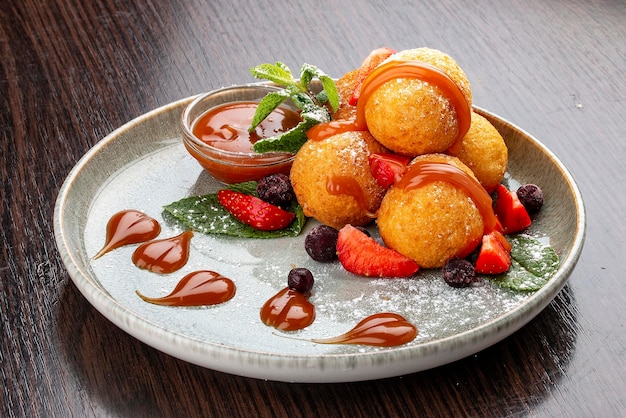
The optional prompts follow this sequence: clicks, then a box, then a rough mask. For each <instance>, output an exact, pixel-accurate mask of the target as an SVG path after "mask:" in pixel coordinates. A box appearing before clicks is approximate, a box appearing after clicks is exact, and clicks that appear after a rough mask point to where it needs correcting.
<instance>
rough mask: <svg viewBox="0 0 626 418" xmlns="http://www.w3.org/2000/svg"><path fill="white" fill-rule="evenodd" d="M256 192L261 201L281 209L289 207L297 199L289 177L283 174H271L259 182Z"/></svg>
mask: <svg viewBox="0 0 626 418" xmlns="http://www.w3.org/2000/svg"><path fill="white" fill-rule="evenodd" d="M256 192H257V194H258V195H259V198H261V200H264V201H266V202H268V203H271V204H272V205H276V206H280V207H287V206H289V205H290V204H291V202H292V201H293V200H294V199H295V198H296V195H295V193H294V192H293V187H291V181H289V177H288V176H286V175H285V174H281V173H276V174H270V175H269V176H265V177H263V178H262V179H261V180H259V183H258V184H257V187H256Z"/></svg>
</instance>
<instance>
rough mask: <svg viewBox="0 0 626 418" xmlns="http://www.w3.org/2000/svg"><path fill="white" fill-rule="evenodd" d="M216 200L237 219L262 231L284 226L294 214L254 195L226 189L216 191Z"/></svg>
mask: <svg viewBox="0 0 626 418" xmlns="http://www.w3.org/2000/svg"><path fill="white" fill-rule="evenodd" d="M217 201H218V202H220V204H221V205H222V206H224V209H226V210H227V211H228V212H230V214H231V215H233V216H234V217H235V218H236V219H238V220H239V221H241V222H243V223H245V224H247V225H250V226H252V227H253V228H256V229H260V230H263V231H275V230H277V229H283V228H286V227H287V226H289V224H290V223H291V222H292V221H293V220H294V218H295V216H296V215H295V214H293V213H291V212H288V211H286V210H283V209H281V208H279V207H278V206H276V205H272V204H271V203H267V202H265V201H263V200H261V199H259V198H258V197H256V196H252V195H249V194H244V193H239V192H236V191H233V190H228V189H223V190H220V191H218V192H217Z"/></svg>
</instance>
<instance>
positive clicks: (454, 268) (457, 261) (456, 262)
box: [442, 258, 476, 287]
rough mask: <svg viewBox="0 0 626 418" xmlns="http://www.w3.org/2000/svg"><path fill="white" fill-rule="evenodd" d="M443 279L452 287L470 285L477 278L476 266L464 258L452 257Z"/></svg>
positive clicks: (444, 267)
mask: <svg viewBox="0 0 626 418" xmlns="http://www.w3.org/2000/svg"><path fill="white" fill-rule="evenodd" d="M442 272H443V280H445V282H446V283H448V285H450V286H452V287H468V286H470V285H471V284H472V283H473V282H474V280H476V272H475V271H474V266H473V265H472V263H470V262H469V261H467V260H464V259H462V258H451V259H450V260H448V261H446V264H444V266H443V269H442Z"/></svg>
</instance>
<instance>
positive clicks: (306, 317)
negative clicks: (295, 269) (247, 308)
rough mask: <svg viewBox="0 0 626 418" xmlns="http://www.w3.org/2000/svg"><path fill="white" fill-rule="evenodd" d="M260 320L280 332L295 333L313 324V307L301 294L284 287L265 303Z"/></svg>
mask: <svg viewBox="0 0 626 418" xmlns="http://www.w3.org/2000/svg"><path fill="white" fill-rule="evenodd" d="M261 320H262V321H263V323H264V324H265V325H268V326H271V327H274V328H276V329H278V330H281V331H296V330H299V329H302V328H306V327H308V326H309V325H311V324H312V323H313V321H314V320H315V306H314V305H313V304H312V303H311V302H309V300H308V299H307V297H306V296H304V295H303V294H302V293H300V292H298V291H295V290H292V289H290V288H288V287H285V288H284V289H282V290H281V291H280V292H278V293H277V294H275V295H274V296H272V297H271V298H270V299H269V300H268V301H267V302H265V304H264V305H263V307H262V308H261Z"/></svg>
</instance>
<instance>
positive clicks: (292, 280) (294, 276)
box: [287, 267, 314, 295]
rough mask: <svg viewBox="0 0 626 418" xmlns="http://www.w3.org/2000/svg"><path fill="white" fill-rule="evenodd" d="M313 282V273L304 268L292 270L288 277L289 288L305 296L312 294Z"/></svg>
mask: <svg viewBox="0 0 626 418" xmlns="http://www.w3.org/2000/svg"><path fill="white" fill-rule="evenodd" d="M313 282H314V280H313V273H311V271H310V270H309V269H305V268H303V267H298V268H295V269H291V270H290V271H289V275H288V276H287V286H289V288H290V289H292V290H295V291H297V292H300V293H302V294H303V295H309V294H310V293H311V289H313Z"/></svg>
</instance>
